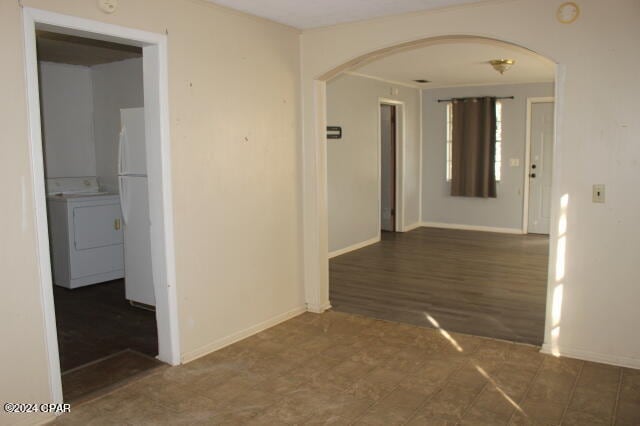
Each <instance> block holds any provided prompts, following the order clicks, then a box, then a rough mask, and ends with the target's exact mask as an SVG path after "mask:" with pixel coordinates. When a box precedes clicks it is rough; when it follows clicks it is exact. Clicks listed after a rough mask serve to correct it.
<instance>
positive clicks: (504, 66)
mask: <svg viewBox="0 0 640 426" xmlns="http://www.w3.org/2000/svg"><path fill="white" fill-rule="evenodd" d="M489 63H490V64H491V66H492V67H493V69H494V70H496V71H498V72H499V73H500V74H504V72H505V71H508V70H509V68H511V67H512V66H513V64H515V63H516V61H515V60H513V59H492V60H491V61H489Z"/></svg>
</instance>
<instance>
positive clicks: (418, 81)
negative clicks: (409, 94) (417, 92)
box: [413, 78, 431, 83]
mask: <svg viewBox="0 0 640 426" xmlns="http://www.w3.org/2000/svg"><path fill="white" fill-rule="evenodd" d="M413 81H415V82H416V83H431V82H430V81H429V80H425V79H424V78H419V79H417V80H413Z"/></svg>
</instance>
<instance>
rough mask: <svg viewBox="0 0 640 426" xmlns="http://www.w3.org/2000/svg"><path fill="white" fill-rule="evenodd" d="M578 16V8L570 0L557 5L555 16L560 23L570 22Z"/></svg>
mask: <svg viewBox="0 0 640 426" xmlns="http://www.w3.org/2000/svg"><path fill="white" fill-rule="evenodd" d="M578 16H580V8H579V7H578V5H577V4H575V3H574V2H572V1H568V2H565V3H562V4H561V5H560V6H558V11H557V12H556V18H557V19H558V22H560V23H562V24H571V23H573V22H575V20H576V19H578Z"/></svg>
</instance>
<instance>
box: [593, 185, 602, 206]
mask: <svg viewBox="0 0 640 426" xmlns="http://www.w3.org/2000/svg"><path fill="white" fill-rule="evenodd" d="M593 202H594V203H604V184H603V183H600V184H594V185H593Z"/></svg>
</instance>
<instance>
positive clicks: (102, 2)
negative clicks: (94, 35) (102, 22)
mask: <svg viewBox="0 0 640 426" xmlns="http://www.w3.org/2000/svg"><path fill="white" fill-rule="evenodd" d="M98 7H99V8H100V10H101V11H103V12H104V13H113V12H115V11H116V9H117V8H118V0H98Z"/></svg>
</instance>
